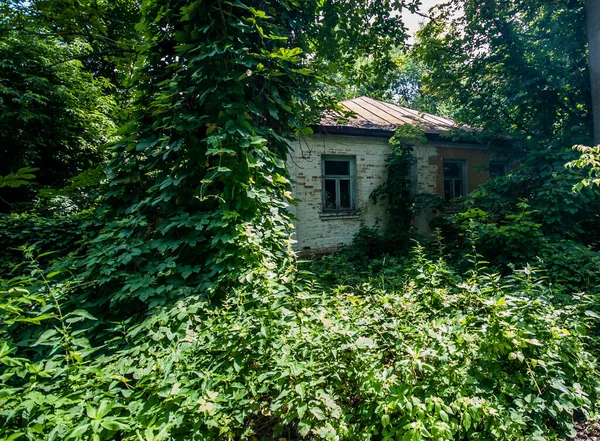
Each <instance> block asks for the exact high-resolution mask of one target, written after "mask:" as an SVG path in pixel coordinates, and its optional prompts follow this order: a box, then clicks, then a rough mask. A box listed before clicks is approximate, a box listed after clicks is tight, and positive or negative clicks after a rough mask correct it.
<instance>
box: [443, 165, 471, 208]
mask: <svg viewBox="0 0 600 441" xmlns="http://www.w3.org/2000/svg"><path fill="white" fill-rule="evenodd" d="M446 164H458V165H459V166H460V175H461V178H446V175H445V172H444V171H445V170H444V169H445V166H446ZM467 178H468V168H467V160H466V159H454V158H448V159H444V160H443V161H442V181H443V185H444V187H443V189H442V194H443V198H444V201H446V202H449V201H451V200H453V199H456V198H460V197H463V196H466V195H467V193H468V188H469V186H468V182H467ZM458 180H460V181H462V184H461V194H460V195H456V194H454V188H455V186H454V184H452V185H451V186H450V189H451V193H452V197H451V198H450V199H446V181H452V182H454V181H458Z"/></svg>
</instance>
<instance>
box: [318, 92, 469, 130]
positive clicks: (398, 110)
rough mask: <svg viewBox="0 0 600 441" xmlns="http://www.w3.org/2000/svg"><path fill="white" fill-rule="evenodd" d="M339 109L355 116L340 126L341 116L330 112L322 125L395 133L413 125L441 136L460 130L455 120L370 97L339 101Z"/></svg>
mask: <svg viewBox="0 0 600 441" xmlns="http://www.w3.org/2000/svg"><path fill="white" fill-rule="evenodd" d="M340 104H341V105H342V107H344V108H345V109H348V110H350V111H352V112H354V114H355V117H354V118H350V119H349V120H348V121H347V122H344V123H342V124H339V123H338V120H339V119H340V118H342V117H343V115H341V114H338V113H336V112H331V113H329V114H327V115H324V117H323V119H322V120H321V125H322V126H336V127H354V128H363V129H379V130H390V131H391V130H395V129H396V128H398V127H400V126H403V125H406V124H412V125H414V126H417V127H419V128H420V129H421V130H423V131H424V132H425V133H432V134H436V133H443V132H447V131H450V130H453V129H459V128H461V127H459V126H458V124H456V123H455V122H454V121H452V120H451V119H448V118H444V117H441V116H437V115H431V114H429V113H425V112H418V111H416V110H413V109H409V108H406V107H402V106H398V105H396V104H391V103H385V102H383V101H378V100H375V99H373V98H369V97H366V96H361V97H358V98H354V99H351V100H346V101H342V102H341V103H340Z"/></svg>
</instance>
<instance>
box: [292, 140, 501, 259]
mask: <svg viewBox="0 0 600 441" xmlns="http://www.w3.org/2000/svg"><path fill="white" fill-rule="evenodd" d="M389 154H390V146H389V143H388V140H387V139H385V138H371V137H361V136H340V135H323V134H315V135H311V136H307V137H304V138H302V139H300V140H296V141H294V142H293V143H292V144H291V152H290V157H289V159H288V169H289V171H290V176H291V178H292V182H293V196H294V197H295V198H297V199H300V203H299V205H298V206H297V207H292V210H291V211H292V213H293V214H294V215H295V216H296V217H297V218H298V220H297V221H296V222H295V237H294V239H295V240H296V241H297V244H296V249H297V250H298V251H307V252H310V251H315V252H319V251H333V250H335V249H337V248H339V247H340V246H341V245H350V244H351V243H352V239H353V237H354V235H355V234H356V233H357V232H358V230H359V228H360V226H361V224H364V225H366V226H368V227H375V226H378V227H380V228H381V229H383V228H385V227H386V224H385V223H386V217H387V216H386V209H385V206H384V203H383V202H379V203H377V204H373V202H372V201H371V200H370V198H369V196H370V195H371V193H372V192H373V190H375V189H376V188H377V187H378V186H380V185H381V184H383V183H384V182H385V180H386V178H387V169H386V166H385V163H386V159H387V158H388V155H389ZM322 155H345V156H355V157H356V166H357V192H358V207H359V211H360V214H359V215H358V216H354V217H353V218H349V217H348V216H346V217H342V216H340V217H337V218H336V217H326V216H322V215H321V214H322V213H321V212H322V206H321V201H322V198H321V186H322V179H321V156H322ZM413 155H414V156H415V158H416V160H417V165H416V166H417V190H418V193H429V194H438V195H440V196H442V192H443V188H442V187H441V186H443V180H442V175H441V173H442V171H441V170H440V168H441V164H442V160H443V158H444V157H446V156H447V157H449V158H463V159H465V160H466V161H467V162H468V168H469V180H470V182H471V183H470V184H469V187H470V189H471V190H473V189H474V188H475V187H476V186H477V185H479V184H480V183H482V182H485V181H487V179H489V175H488V174H487V172H483V174H482V172H480V171H478V170H479V167H482V166H485V165H486V164H487V163H488V162H489V159H490V158H491V157H492V156H494V153H493V152H490V151H488V150H485V149H482V147H478V146H474V145H463V144H459V143H452V144H449V143H444V142H441V141H438V142H433V143H427V144H421V145H417V146H415V147H414V149H413ZM435 216H436V213H434V212H433V211H432V210H431V209H425V210H423V211H422V212H421V213H419V214H417V216H416V218H415V220H414V223H413V227H414V228H415V229H416V230H417V232H419V233H421V234H430V233H431V231H430V228H429V221H430V220H431V219H433V218H434V217H435ZM389 227H390V228H393V226H389Z"/></svg>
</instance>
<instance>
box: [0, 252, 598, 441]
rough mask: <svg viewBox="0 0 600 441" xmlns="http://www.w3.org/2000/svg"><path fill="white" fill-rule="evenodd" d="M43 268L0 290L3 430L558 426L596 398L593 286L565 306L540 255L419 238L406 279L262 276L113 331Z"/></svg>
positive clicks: (230, 433) (314, 435)
mask: <svg viewBox="0 0 600 441" xmlns="http://www.w3.org/2000/svg"><path fill="white" fill-rule="evenodd" d="M31 265H32V266H31V276H29V277H23V278H18V279H14V280H11V281H5V282H4V283H3V284H2V286H1V287H0V301H1V303H0V304H1V305H2V308H0V321H1V323H2V327H0V338H2V344H1V345H0V363H1V364H0V377H1V378H2V382H1V383H0V397H2V407H1V408H0V417H1V418H2V425H0V439H19V437H20V438H21V439H29V440H42V439H43V440H58V439H72V440H113V439H120V440H127V441H133V440H138V441H139V440H167V439H169V440H182V441H183V440H215V439H230V440H236V439H247V440H269V439H280V438H284V439H338V440H356V439H364V440H402V441H408V440H415V441H416V440H422V439H431V440H440V441H441V440H447V441H451V440H452V441H455V440H477V439H480V440H488V439H494V440H501V441H502V440H556V439H564V437H566V436H571V435H574V433H575V432H574V429H573V421H574V418H575V417H576V415H582V416H591V415H593V412H594V411H595V410H597V409H595V406H596V403H597V402H598V398H599V397H598V393H599V392H600V388H599V384H600V383H599V381H598V379H599V377H598V372H597V360H596V359H595V358H594V357H593V356H592V355H591V354H590V352H589V350H588V348H587V345H586V336H585V333H586V331H585V329H586V325H588V324H593V323H594V322H595V320H597V318H598V316H597V315H596V314H595V313H593V312H592V311H589V310H587V308H588V306H589V302H590V299H587V298H586V297H584V296H582V297H581V298H580V299H579V301H578V303H577V304H576V306H568V307H564V308H557V307H555V306H554V305H553V304H552V303H551V301H550V298H551V294H552V293H551V290H550V289H549V288H548V286H547V285H546V284H545V282H544V281H543V279H540V278H538V276H537V275H536V274H535V273H534V272H533V271H532V270H531V269H530V268H525V269H524V270H522V271H517V272H514V273H513V274H511V275H509V276H506V277H502V276H499V275H496V274H488V273H486V271H485V270H484V269H483V268H482V267H481V265H479V264H477V263H475V264H474V266H473V267H472V268H471V270H470V271H469V272H468V273H467V274H466V275H465V276H464V277H463V276H459V275H457V274H455V273H454V272H453V271H452V269H451V268H450V267H448V266H447V265H446V264H445V263H444V262H443V261H441V260H438V261H434V260H431V259H429V258H427V257H426V256H425V255H424V253H423V250H422V249H420V248H417V250H416V254H415V255H414V256H413V259H412V262H411V263H410V264H409V265H408V269H407V271H406V272H405V273H400V274H397V275H396V276H395V280H393V281H386V280H373V281H371V282H368V281H365V283H363V284H362V285H361V286H359V287H357V288H355V289H350V288H349V287H344V286H340V287H335V288H323V287H320V286H319V285H318V284H317V283H316V282H314V281H313V280H310V279H295V280H294V283H293V284H290V285H288V286H287V287H286V286H285V285H283V284H281V283H277V282H267V281H263V282H262V284H261V285H260V286H258V285H254V286H253V287H246V288H243V289H242V288H240V289H236V290H234V291H232V292H231V295H230V296H228V297H227V298H226V299H225V300H224V301H223V302H222V304H221V307H220V308H214V306H213V305H212V304H211V303H210V302H209V301H208V300H207V299H206V297H205V296H202V295H192V296H188V297H186V298H182V299H179V300H177V301H174V302H172V303H170V304H168V305H165V307H161V308H157V309H156V310H155V312H154V314H152V315H149V316H147V317H146V318H145V319H144V320H139V321H131V320H125V321H121V322H117V323H113V324H112V326H113V329H112V331H111V332H106V331H105V330H104V331H101V330H102V329H106V325H107V322H104V323H102V322H103V319H102V318H101V317H96V316H93V315H91V314H90V313H89V312H87V311H85V310H81V309H76V310H73V309H72V307H71V306H70V305H69V295H70V293H72V292H73V289H77V288H78V287H77V286H75V285H74V282H71V283H65V282H60V283H59V282H56V281H55V280H56V278H57V277H59V276H58V275H57V274H54V273H50V274H47V273H44V272H43V271H42V270H41V269H40V268H39V267H37V266H36V264H35V262H33V261H32V264H31ZM392 277H393V276H392ZM53 281H54V282H53ZM390 282H393V283H390ZM26 286H27V287H28V288H26ZM384 286H396V287H398V288H393V289H390V288H385V289H384ZM584 312H587V315H586V314H584Z"/></svg>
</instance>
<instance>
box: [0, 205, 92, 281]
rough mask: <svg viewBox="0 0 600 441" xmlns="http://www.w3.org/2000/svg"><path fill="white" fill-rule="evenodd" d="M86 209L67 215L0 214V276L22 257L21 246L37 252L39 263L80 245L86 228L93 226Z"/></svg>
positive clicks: (58, 256) (71, 250)
mask: <svg viewBox="0 0 600 441" xmlns="http://www.w3.org/2000/svg"><path fill="white" fill-rule="evenodd" d="M89 214H90V213H88V212H84V213H81V214H74V215H69V216H49V217H44V216H38V215H36V214H27V213H22V214H0V247H1V248H2V253H0V277H2V275H7V274H8V273H9V272H11V271H12V269H13V268H14V266H15V265H16V264H17V263H19V262H21V261H22V257H23V248H25V247H28V248H31V251H32V253H34V254H36V255H41V254H45V253H47V254H46V255H45V256H44V257H42V260H41V263H48V262H50V261H51V260H54V259H56V258H60V257H64V256H65V255H66V254H68V253H71V252H74V251H76V250H77V249H78V248H80V246H81V245H82V244H81V240H82V239H83V237H84V236H85V235H86V231H90V230H92V229H93V227H92V225H91V223H90V222H89V221H90V216H89Z"/></svg>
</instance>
